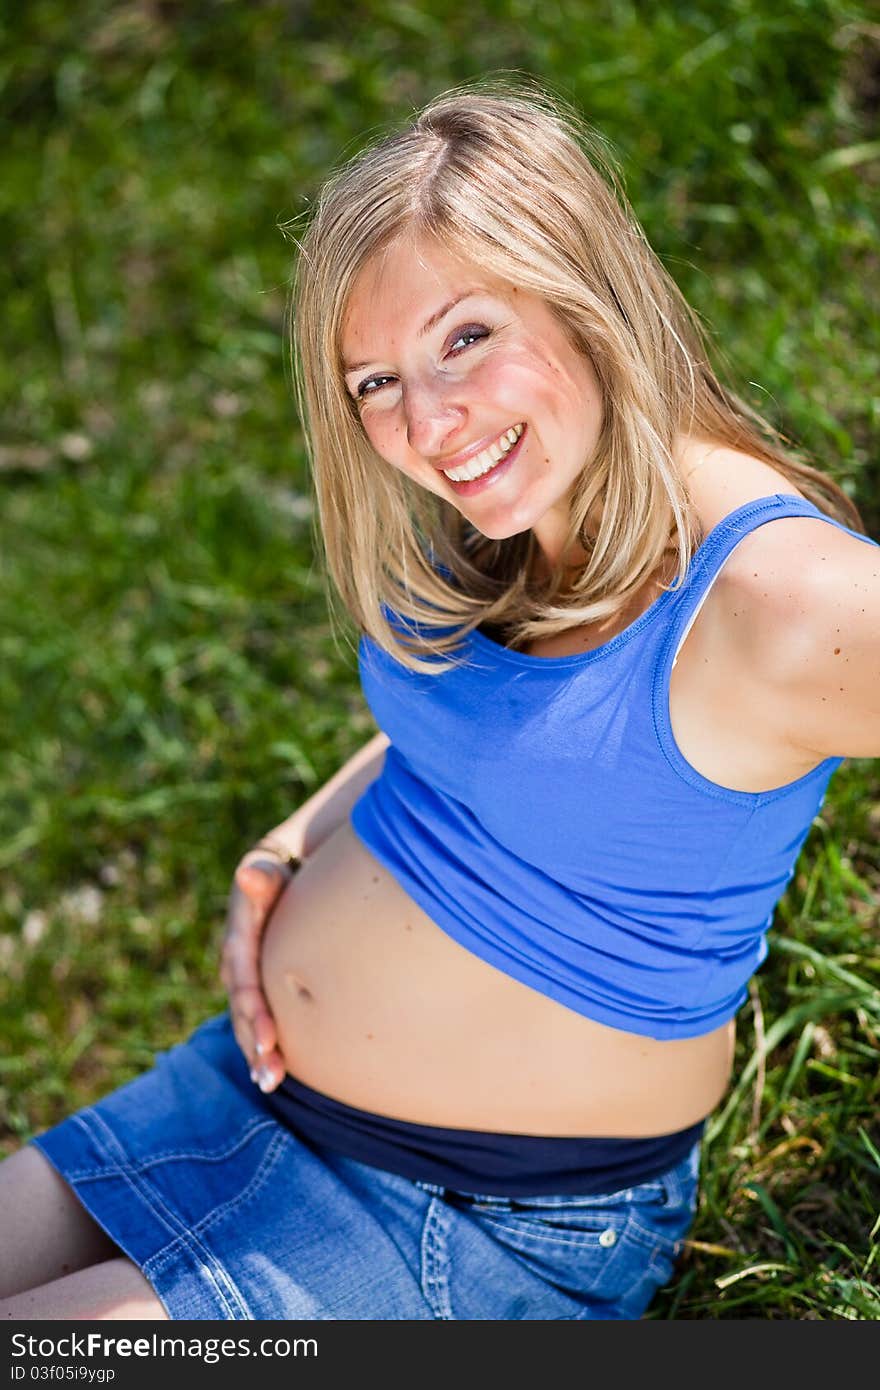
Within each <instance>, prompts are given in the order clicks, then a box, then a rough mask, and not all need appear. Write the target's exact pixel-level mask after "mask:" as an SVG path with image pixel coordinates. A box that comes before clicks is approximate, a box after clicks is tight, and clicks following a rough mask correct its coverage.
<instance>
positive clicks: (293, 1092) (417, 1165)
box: [266, 1076, 705, 1197]
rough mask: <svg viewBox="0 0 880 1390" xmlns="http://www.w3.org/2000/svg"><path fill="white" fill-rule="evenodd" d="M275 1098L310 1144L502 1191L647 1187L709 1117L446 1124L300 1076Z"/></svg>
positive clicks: (426, 1178) (423, 1178)
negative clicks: (549, 1127)
mask: <svg viewBox="0 0 880 1390" xmlns="http://www.w3.org/2000/svg"><path fill="white" fill-rule="evenodd" d="M266 1099H267V1101H268V1103H269V1106H270V1107H271V1109H272V1111H273V1112H274V1114H275V1115H276V1116H277V1117H278V1119H279V1120H280V1121H281V1122H282V1123H283V1124H285V1125H287V1126H288V1128H290V1129H292V1130H294V1131H295V1132H296V1133H297V1134H298V1135H299V1136H300V1137H301V1138H303V1139H305V1140H306V1141H307V1142H310V1143H313V1144H319V1145H321V1146H323V1147H325V1148H328V1149H333V1150H335V1152H336V1153H339V1154H342V1155H344V1156H345V1157H346V1158H353V1159H356V1160H357V1161H358V1162H360V1163H368V1164H370V1165H371V1166H372V1167H374V1168H384V1169H385V1171H386V1172H389V1173H398V1174H400V1175H401V1177H405V1178H410V1179H412V1180H413V1181H415V1182H426V1183H432V1184H436V1185H438V1186H440V1187H445V1188H449V1189H450V1190H452V1191H454V1192H469V1193H486V1194H488V1193H492V1194H497V1195H498V1196H502V1197H529V1196H552V1195H560V1196H562V1195H568V1194H571V1195H576V1194H583V1195H585V1196H591V1195H593V1194H596V1193H606V1192H619V1191H621V1190H622V1189H623V1188H626V1187H637V1186H638V1185H639V1184H640V1183H643V1182H650V1181H651V1180H652V1179H653V1178H658V1177H660V1175H661V1174H662V1173H665V1172H667V1171H668V1169H670V1168H673V1167H674V1166H675V1165H676V1164H677V1163H679V1162H681V1160H682V1159H683V1158H684V1157H685V1156H686V1155H687V1154H688V1153H689V1152H690V1150H691V1149H692V1148H693V1146H694V1144H695V1143H696V1142H697V1140H698V1139H699V1138H700V1135H701V1134H702V1132H703V1125H704V1123H705V1121H703V1120H700V1121H699V1122H698V1123H697V1124H695V1125H691V1126H690V1127H689V1128H688V1129H682V1130H678V1131H677V1132H676V1133H675V1134H661V1135H656V1136H653V1135H652V1136H651V1137H649V1138H645V1139H596V1138H592V1137H590V1138H583V1139H579V1138H568V1137H563V1138H559V1137H558V1136H546V1137H545V1136H543V1135H535V1134H495V1133H494V1132H492V1131H489V1130H474V1129H444V1128H442V1127H440V1126H437V1125H417V1124H410V1123H408V1122H407V1121H405V1120H393V1119H390V1118H389V1117H388V1116H387V1115H373V1114H372V1113H371V1112H370V1111H368V1110H355V1109H353V1108H352V1107H351V1106H350V1105H344V1104H343V1103H342V1102H341V1101H338V1100H333V1099H332V1097H330V1096H326V1095H323V1094H322V1093H321V1092H320V1091H313V1090H311V1088H310V1087H308V1086H304V1085H303V1084H302V1082H301V1081H297V1080H296V1079H295V1078H294V1077H292V1076H286V1077H285V1078H284V1080H283V1081H282V1082H281V1085H280V1086H279V1087H278V1089H277V1090H275V1091H273V1092H271V1093H270V1094H269V1095H268V1096H267V1097H266Z"/></svg>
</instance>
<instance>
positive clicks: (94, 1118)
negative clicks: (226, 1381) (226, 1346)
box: [74, 1110, 250, 1319]
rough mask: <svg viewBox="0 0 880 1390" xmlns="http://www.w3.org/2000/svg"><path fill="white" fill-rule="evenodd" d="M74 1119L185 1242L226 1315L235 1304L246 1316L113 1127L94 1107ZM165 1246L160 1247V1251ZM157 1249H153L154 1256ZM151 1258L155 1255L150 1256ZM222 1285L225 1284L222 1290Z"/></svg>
mask: <svg viewBox="0 0 880 1390" xmlns="http://www.w3.org/2000/svg"><path fill="white" fill-rule="evenodd" d="M74 1118H76V1119H78V1120H80V1122H81V1123H82V1124H83V1126H84V1127H85V1128H86V1130H87V1131H88V1129H89V1125H88V1123H87V1121H91V1122H92V1123H93V1124H94V1128H95V1130H99V1131H100V1133H95V1132H92V1134H91V1138H92V1140H93V1141H94V1143H95V1144H97V1145H98V1146H99V1147H104V1148H105V1151H106V1153H107V1156H108V1158H109V1159H110V1160H111V1161H113V1162H114V1163H115V1164H116V1171H117V1173H118V1175H119V1176H120V1177H121V1178H123V1179H124V1181H125V1182H127V1183H128V1184H129V1186H130V1187H131V1188H132V1189H133V1190H134V1192H135V1194H136V1195H137V1196H138V1197H139V1198H140V1200H141V1201H142V1202H143V1203H144V1204H145V1205H146V1206H147V1207H148V1208H149V1209H150V1211H151V1212H152V1213H153V1215H154V1216H155V1218H156V1219H157V1221H159V1223H160V1225H162V1226H164V1227H165V1228H166V1229H167V1230H168V1231H169V1232H170V1234H171V1236H172V1241H177V1240H181V1239H182V1242H183V1244H184V1245H188V1248H189V1253H190V1255H191V1256H192V1257H193V1259H195V1260H197V1261H198V1265H199V1268H200V1270H201V1271H202V1272H203V1273H204V1274H205V1275H206V1276H207V1278H208V1279H209V1280H210V1282H211V1284H212V1285H213V1287H214V1290H215V1292H216V1295H217V1300H218V1302H219V1303H220V1306H221V1308H222V1309H223V1312H224V1314H225V1315H226V1318H227V1319H228V1318H233V1319H234V1318H235V1309H236V1306H237V1307H238V1308H239V1310H240V1311H241V1313H242V1314H243V1316H244V1318H245V1319H250V1310H249V1308H248V1307H247V1304H246V1303H245V1302H244V1300H243V1298H242V1297H241V1294H240V1293H239V1291H238V1289H237V1288H236V1287H235V1285H234V1284H233V1283H232V1281H231V1279H230V1278H229V1275H228V1274H227V1272H226V1270H225V1269H224V1268H223V1266H222V1265H221V1264H220V1263H219V1261H218V1260H217V1259H216V1257H215V1256H213V1255H212V1254H211V1252H210V1250H208V1249H206V1248H205V1246H204V1245H203V1244H202V1242H201V1241H199V1240H198V1239H194V1240H193V1241H192V1243H191V1244H188V1242H187V1236H188V1234H189V1233H188V1232H187V1230H186V1227H185V1226H184V1224H183V1222H182V1221H181V1220H180V1218H179V1217H178V1216H177V1215H176V1214H175V1213H174V1212H173V1211H172V1210H171V1209H170V1208H169V1207H168V1206H167V1204H166V1203H165V1202H163V1201H162V1200H161V1198H160V1197H159V1196H158V1194H156V1193H154V1192H151V1191H150V1187H149V1185H148V1184H147V1183H146V1182H145V1180H144V1178H143V1177H142V1175H141V1173H140V1172H138V1171H137V1169H136V1168H135V1170H134V1171H132V1169H133V1167H134V1165H132V1163H131V1162H130V1160H129V1158H128V1154H127V1152H126V1150H125V1148H124V1147H123V1145H122V1144H121V1143H120V1142H119V1140H118V1139H117V1137H116V1135H115V1134H114V1133H113V1130H112V1129H111V1128H110V1126H109V1125H108V1124H107V1123H106V1121H105V1120H103V1119H102V1118H101V1116H100V1115H99V1114H97V1112H96V1111H95V1110H88V1111H84V1112H83V1113H82V1115H78V1116H75V1117H74ZM120 1154H121V1155H122V1158H123V1160H124V1163H121V1162H120V1159H119V1155H120ZM165 1248H166V1247H165V1246H163V1250H164V1249H165ZM159 1254H161V1252H159V1251H157V1255H159ZM154 1258H155V1257H154ZM152 1267H153V1261H152V1260H147V1261H146V1263H145V1264H144V1267H143V1268H144V1273H145V1274H146V1271H147V1269H148V1268H152ZM223 1285H226V1286H228V1287H227V1288H225V1289H224V1287H223Z"/></svg>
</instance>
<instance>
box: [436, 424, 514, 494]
mask: <svg viewBox="0 0 880 1390" xmlns="http://www.w3.org/2000/svg"><path fill="white" fill-rule="evenodd" d="M524 429H525V426H524V425H513V426H511V428H510V429H509V430H507V431H506V432H505V433H504V434H502V435H500V436H499V438H498V439H496V441H495V443H494V444H490V445H489V447H488V449H482V450H481V451H480V453H479V454H476V455H475V456H474V458H472V459H469V460H468V462H467V463H465V464H462V466H461V467H460V468H449V469H446V468H444V469H443V472H444V473H445V474H446V476H447V478H449V479H450V480H451V481H452V482H453V483H472V482H473V481H474V479H475V478H481V477H482V476H483V474H484V473H488V472H489V469H490V468H494V467H495V465H496V463H500V462H501V460H502V459H503V458H505V457H506V456H507V454H509V453H510V451H511V449H512V448H513V446H514V444H515V443H516V441H517V440H518V439H519V437H520V435H521V434H522V432H523V430H524Z"/></svg>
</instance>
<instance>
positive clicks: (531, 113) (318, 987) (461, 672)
mask: <svg viewBox="0 0 880 1390" xmlns="http://www.w3.org/2000/svg"><path fill="white" fill-rule="evenodd" d="M590 148H591V146H590V139H589V136H588V135H587V134H586V133H585V132H584V131H583V130H582V129H581V128H580V126H579V125H578V122H577V120H576V119H575V117H573V116H572V115H571V114H570V113H568V112H566V111H563V110H560V109H558V108H554V107H553V106H552V105H551V103H550V102H549V101H547V100H546V99H544V98H542V97H541V96H540V94H538V95H536V94H535V93H534V92H529V93H527V94H522V93H521V92H520V93H517V92H516V91H511V90H509V89H499V88H498V87H497V86H495V87H485V86H484V87H478V88H470V89H463V90H459V91H457V92H453V93H451V94H446V95H444V96H441V97H439V98H438V99H437V100H435V101H434V102H433V103H431V104H430V105H429V106H428V107H427V108H426V109H425V110H424V111H422V112H421V113H420V114H419V115H418V116H417V117H416V118H415V119H414V120H413V121H412V122H411V123H410V125H409V126H408V127H407V128H406V129H405V130H403V131H402V132H401V133H399V134H396V135H394V136H392V137H390V138H388V139H386V140H385V141H383V142H381V143H379V144H377V145H374V146H373V147H371V148H370V149H368V150H367V151H366V152H365V153H363V154H362V155H360V156H359V157H358V158H357V159H356V160H354V161H353V162H352V163H350V164H349V165H347V166H346V167H345V168H343V169H342V170H341V171H340V172H339V173H337V174H336V175H334V176H333V177H332V178H331V179H330V180H329V182H328V183H327V185H326V187H325V189H324V192H323V194H322V197H321V199H320V202H319V205H318V207H317V209H316V212H315V214H314V217H313V219H312V221H311V224H310V226H309V229H308V231H307V233H306V235H305V238H304V241H303V244H302V246H301V248H300V256H299V270H298V282H297V289H296V298H295V305H294V327H295V334H296V345H297V353H298V362H299V371H300V377H299V379H300V386H301V403H302V409H303V416H304V420H305V421H306V422H307V427H308V435H309V440H310V448H311V457H312V462H313V469H314V478H315V486H316V491H317V497H318V503H319V508H320V519H321V529H322V535H323V541H324V545H325V548H326V555H327V562H328V566H329V571H330V574H331V576H332V579H333V581H334V584H335V585H336V588H337V590H338V593H339V595H340V596H341V599H342V601H343V602H344V604H345V605H346V607H347V609H348V612H349V613H350V614H351V616H352V618H353V620H354V621H355V623H356V624H357V627H358V630H359V632H360V633H361V641H360V649H359V661H360V675H361V681H362V685H363V690H364V694H365V696H366V699H367V701H368V702H369V704H370V707H371V709H372V711H373V714H374V716H375V719H376V723H377V726H378V727H379V729H380V730H381V732H380V733H379V734H377V736H376V737H375V738H373V739H372V740H371V741H370V742H369V743H368V744H367V745H366V746H365V747H364V748H363V749H362V750H361V751H360V752H359V753H358V754H357V755H356V756H355V757H354V758H352V759H351V761H350V762H349V763H348V764H346V765H345V766H344V767H343V768H342V769H341V770H340V771H339V772H338V773H337V774H336V776H335V777H334V778H333V779H332V780H331V781H330V782H329V783H328V784H327V785H326V786H325V787H324V788H322V789H321V791H319V792H318V793H317V794H316V795H315V796H313V797H312V798H311V799H310V800H309V801H307V802H306V803H305V804H304V805H302V806H300V807H299V808H298V809H297V810H296V811H295V813H294V814H293V815H292V816H291V817H290V819H289V820H287V821H285V822H284V823H283V824H282V825H280V826H279V827H277V828H276V830H275V831H273V832H272V833H271V834H270V835H269V836H268V837H267V839H266V841H264V842H263V843H262V844H261V845H260V846H258V847H257V848H256V849H255V850H253V851H251V852H250V853H249V854H248V855H247V856H245V859H244V861H243V863H242V865H241V866H240V867H239V871H238V873H237V878H236V885H235V887H234V889H233V894H232V898H231V903H230V911H229V922H228V930H227V941H226V945H225V950H224V966H223V969H224V979H225V981H226V984H227V986H228V988H229V991H230V1004H231V1009H230V1014H229V1015H224V1016H223V1017H222V1018H219V1019H214V1020H211V1021H210V1022H208V1023H207V1024H205V1025H204V1026H203V1027H202V1028H200V1029H199V1030H198V1031H197V1032H196V1033H195V1034H194V1035H193V1036H192V1037H191V1038H190V1039H189V1040H187V1041H186V1042H184V1043H182V1044H181V1045H179V1046H178V1047H175V1048H172V1049H171V1051H170V1052H168V1053H167V1054H164V1055H162V1056H161V1057H160V1058H159V1059H158V1060H157V1064H156V1066H155V1068H154V1069H153V1070H152V1071H150V1072H149V1073H147V1074H146V1075H145V1076H143V1077H141V1078H139V1079H137V1080H136V1081H134V1082H132V1083H130V1084H129V1085H128V1086H126V1087H123V1088H122V1089H121V1090H119V1091H116V1092H114V1093H112V1094H111V1095H109V1096H107V1097H105V1098H104V1099H103V1100H102V1101H100V1102H99V1103H98V1104H96V1105H95V1106H94V1107H92V1108H90V1109H88V1110H86V1111H84V1112H82V1113H80V1114H78V1115H74V1116H72V1117H71V1118H70V1119H68V1120H67V1121H65V1122H63V1123H62V1124H60V1125H59V1126H57V1127H56V1128H54V1129H52V1130H50V1131H49V1132H48V1133H45V1134H42V1135H40V1136H38V1137H37V1138H36V1139H35V1141H34V1142H33V1143H32V1144H30V1145H28V1146H27V1147H26V1148H24V1149H23V1150H22V1151H20V1152H19V1153H17V1154H15V1155H13V1156H12V1158H10V1159H9V1160H7V1162H6V1163H4V1164H3V1165H2V1166H0V1221H2V1225H3V1230H4V1240H3V1243H2V1248H0V1294H2V1295H3V1296H4V1297H5V1299H6V1302H5V1303H4V1304H3V1305H2V1308H3V1313H4V1315H5V1316H6V1317H11V1318H16V1317H61V1318H68V1317H77V1318H82V1317H88V1318H120V1317H125V1318H130V1317H140V1318H163V1317H170V1318H222V1319H247V1318H255V1319H263V1318H308V1319H338V1318H347V1319H436V1318H440V1319H591V1318H637V1317H640V1316H641V1315H642V1314H643V1313H644V1311H645V1310H646V1308H647V1307H648V1305H649V1303H650V1300H651V1298H652V1296H653V1294H654V1292H655V1291H656V1289H657V1287H658V1286H659V1285H660V1284H662V1283H663V1282H664V1281H665V1280H667V1279H668V1278H669V1276H670V1274H671V1272H672V1270H673V1267H674V1261H675V1258H676V1255H677V1253H678V1251H679V1250H680V1248H681V1242H682V1239H683V1238H684V1237H685V1235H686V1234H687V1231H688V1229H689V1226H690V1223H691V1221H692V1217H693V1211H694V1203H695V1194H696V1182H697V1171H698V1155H699V1141H700V1134H701V1130H702V1125H703V1122H704V1120H705V1117H706V1116H707V1115H708V1114H709V1113H710V1112H711V1111H712V1109H713V1108H714V1107H715V1106H716V1105H717V1104H718V1102H719V1100H720V1098H721V1097H722V1095H723V1094H724V1091H725V1088H726V1086H727V1082H728V1075H729V1071H730V1065H731V1057H732V1052H733V1042H734V1019H735V1015H736V1012H737V1010H738V1008H739V1006H740V1005H741V1003H742V1002H743V999H744V998H745V997H746V987H747V982H748V980H749V977H750V976H751V974H752V973H753V971H754V970H756V969H757V967H758V966H759V965H760V964H761V961H762V960H763V958H764V954H765V951H766V944H765V932H766V929H767V927H768V924H769V923H770V921H771V918H772V915H773V909H774V906H775V904H776V902H777V900H778V899H779V897H780V895H781V894H782V892H783V890H784V889H785V886H786V884H787V882H788V880H789V879H790V877H791V875H792V873H793V871H794V867H795V863H796V860H797V857H798V853H799V851H800V848H801V846H802V844H803V841H804V839H805V837H806V835H807V832H808V829H809V827H810V824H811V822H812V819H813V817H814V816H815V815H816V813H817V811H818V809H819V807H820V805H821V803H822V799H823V796H824V794H825V790H826V787H827V784H828V781H829V778H830V776H831V774H832V772H833V771H834V769H835V768H836V767H837V766H838V764H839V762H840V761H841V759H842V758H843V757H845V756H847V755H851V756H873V755H875V754H877V753H878V752H880V704H878V696H877V691H878V689H880V682H878V680H877V675H878V647H877V637H876V634H877V631H878V620H880V554H878V549H877V547H876V545H874V543H873V542H870V541H868V540H867V538H866V537H865V536H864V535H863V534H861V533H860V531H861V528H860V522H859V517H858V514H857V512H856V510H855V508H854V507H853V505H852V503H851V502H850V501H849V500H848V499H847V498H846V497H845V496H844V494H843V493H842V492H841V491H840V490H839V489H838V488H837V487H836V485H835V484H834V483H833V482H832V481H831V480H830V479H829V478H827V477H826V476H824V475H823V474H822V473H820V472H818V471H816V470H815V469H813V468H812V467H810V466H808V465H807V464H805V463H804V462H802V461H801V460H799V459H798V458H796V457H794V456H793V455H792V454H790V453H789V452H787V450H786V448H785V447H784V445H783V443H782V441H781V440H780V439H779V438H778V437H777V436H775V435H774V434H773V432H772V430H771V429H770V428H769V426H767V425H766V424H765V423H764V422H763V421H762V420H760V419H759V418H758V417H756V416H755V415H754V414H753V413H752V412H751V411H750V410H748V409H747V407H746V406H744V405H743V403H742V402H741V401H740V400H739V398H738V397H737V396H736V395H734V394H733V393H731V392H730V391H728V390H727V389H725V388H723V387H722V386H721V385H720V384H719V382H718V380H717V378H716V376H715V375H714V374H713V372H712V370H711V368H710V366H709V365H708V363H707V360H706V355H705V349H704V347H703V345H702V342H701V339H700V336H699V332H698V330H697V328H696V327H695V325H694V322H693V320H692V318H691V316H690V314H689V312H688V310H687V308H686V306H685V304H684V303H683V301H682V299H681V297H680V295H679V293H678V291H677V290H676V288H675V286H674V285H673V284H672V282H671V281H670V280H669V278H668V277H667V276H666V274H665V273H664V271H663V269H662V268H661V266H660V265H659V263H658V261H657V259H656V257H655V256H654V254H653V253H652V252H651V250H650V248H649V247H648V245H647V244H646V242H645V239H644V236H643V234H642V232H641V230H640V228H639V226H638V224H637V223H636V222H635V220H634V217H633V215H632V213H631V211H630V210H629V208H628V206H627V204H626V202H625V200H624V199H623V197H622V195H621V194H620V193H619V191H617V190H616V189H615V186H614V184H613V181H609V180H608V178H607V177H603V176H602V175H601V174H600V173H599V172H598V169H597V159H596V157H595V156H593V157H591V155H590V153H589V151H590ZM291 859H293V860H294V861H296V872H295V873H292V872H291V869H290V867H289V864H288V861H289V860H291Z"/></svg>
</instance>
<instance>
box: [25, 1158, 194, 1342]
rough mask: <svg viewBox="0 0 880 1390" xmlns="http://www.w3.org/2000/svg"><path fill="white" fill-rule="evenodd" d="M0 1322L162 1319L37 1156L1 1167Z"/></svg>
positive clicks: (127, 1265) (136, 1275)
mask: <svg viewBox="0 0 880 1390" xmlns="http://www.w3.org/2000/svg"><path fill="white" fill-rule="evenodd" d="M0 1231H2V1232H3V1239H2V1241H0V1299H2V1300H3V1301H2V1302H0V1318H5V1319H9V1318H21V1319H28V1318H37V1319H41V1318H42V1319H45V1318H62V1319H63V1318H164V1317H167V1314H166V1312H165V1310H164V1308H163V1307H162V1304H161V1303H160V1302H159V1300H158V1298H157V1297H156V1295H155V1294H154V1293H153V1290H152V1289H151V1287H150V1285H149V1284H148V1282H147V1280H146V1279H145V1278H144V1276H143V1275H142V1274H141V1272H140V1270H139V1269H137V1267H136V1266H135V1265H133V1264H132V1263H131V1261H130V1260H127V1259H125V1258H124V1256H122V1254H121V1251H120V1250H119V1247H118V1246H117V1245H115V1244H114V1243H113V1241H112V1240H111V1239H110V1237H109V1236H107V1235H106V1234H105V1233H104V1231H102V1230H101V1227H100V1226H99V1225H98V1224H97V1222H95V1221H93V1220H92V1218H91V1217H90V1216H89V1214H88V1212H87V1211H86V1210H85V1208H84V1207H83V1206H82V1204H81V1203H80V1202H79V1201H78V1200H77V1198H76V1197H75V1196H74V1195H73V1192H72V1191H71V1190H70V1188H69V1187H68V1186H67V1183H65V1182H64V1181H63V1179H62V1178H60V1177H59V1176H58V1174H57V1173H56V1172H55V1169H54V1168H53V1167H52V1165H51V1164H50V1163H48V1162H47V1161H46V1159H45V1158H44V1157H43V1155H42V1154H41V1153H40V1151H39V1150H38V1149H35V1148H33V1147H32V1146H29V1147H28V1148H24V1149H20V1150H19V1151H18V1153H14V1154H13V1155H12V1157H11V1158H7V1159H6V1160H5V1161H4V1162H3V1163H0Z"/></svg>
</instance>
